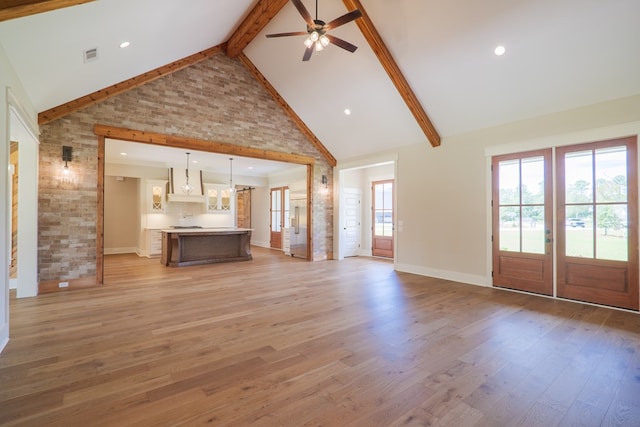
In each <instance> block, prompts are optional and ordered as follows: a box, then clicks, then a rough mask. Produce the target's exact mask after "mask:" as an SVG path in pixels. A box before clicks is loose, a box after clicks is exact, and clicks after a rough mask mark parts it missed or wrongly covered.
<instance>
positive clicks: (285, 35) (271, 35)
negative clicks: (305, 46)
mask: <svg viewBox="0 0 640 427" xmlns="http://www.w3.org/2000/svg"><path fill="white" fill-rule="evenodd" d="M306 35H309V33H307V32H306V31H294V32H292V33H276V34H267V38H271V37H288V36H306Z"/></svg>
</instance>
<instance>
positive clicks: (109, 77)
mask: <svg viewBox="0 0 640 427" xmlns="http://www.w3.org/2000/svg"><path fill="white" fill-rule="evenodd" d="M303 2H304V4H305V6H306V8H307V9H308V10H309V11H310V12H311V14H312V15H314V17H315V2H314V1H312V0H303ZM2 6H3V8H4V9H3V10H0V21H1V22H0V44H1V45H2V47H3V48H4V50H5V52H6V54H7V56H8V58H9V60H10V62H11V63H12V65H13V67H14V69H15V70H16V72H17V73H18V74H19V75H20V78H21V80H22V83H23V85H24V86H25V88H26V90H27V92H28V96H29V97H30V99H31V100H32V102H33V103H34V105H35V107H36V109H37V110H38V111H39V112H40V113H42V114H45V113H46V112H50V111H51V110H52V109H53V110H55V109H56V108H58V107H59V106H63V105H73V102H76V101H77V100H79V99H82V97H85V96H87V95H89V94H93V93H96V92H100V91H101V90H102V89H104V88H109V87H113V85H117V84H120V83H122V82H127V81H128V82H131V80H130V79H134V78H138V79H140V76H145V75H146V76H147V77H149V73H150V72H151V71H153V70H156V69H158V68H160V69H162V67H166V66H167V64H173V65H172V66H174V67H175V64H176V61H178V63H177V64H178V66H179V65H180V62H179V61H181V60H183V59H184V58H187V57H193V55H197V54H198V53H199V52H205V53H206V52H212V48H214V50H215V49H218V48H215V47H216V46H220V48H226V52H227V53H228V54H229V55H230V56H238V57H239V58H240V59H241V60H242V61H243V62H245V63H246V64H247V65H248V66H249V67H250V68H251V67H254V68H255V72H257V73H258V75H259V76H262V78H263V79H264V81H265V82H266V84H267V85H269V86H270V87H271V88H272V89H273V92H274V94H275V95H274V96H280V97H281V99H282V101H283V104H286V106H288V107H289V108H290V109H291V114H292V115H293V116H294V117H297V118H298V119H299V121H300V125H301V126H303V127H306V128H307V130H308V132H309V135H310V137H311V138H317V141H319V142H320V143H321V144H322V145H324V146H325V147H326V148H327V149H328V151H329V152H330V154H331V155H332V156H334V157H335V158H336V159H337V160H338V161H341V160H345V159H348V158H352V157H355V156H361V155H367V154H372V153H375V152H379V151H384V150H389V149H393V148H395V147H399V146H402V145H408V144H415V143H424V144H425V150H428V149H434V148H431V147H432V146H437V145H439V138H442V142H443V144H446V139H447V137H449V136H453V135H458V134H462V133H467V132H472V131H475V130H479V129H482V128H487V127H492V126H498V125H501V124H505V123H510V122H514V121H518V120H523V119H528V118H532V117H536V116H541V115H545V114H550V113H554V112H558V111H562V110H567V109H572V108H577V107H581V106H585V105H590V104H595V103H598V102H602V101H608V100H612V99H616V98H622V97H626V96H631V95H636V94H640V78H638V76H640V55H639V54H638V53H639V52H640V26H639V25H638V24H637V17H638V16H640V2H638V1H637V0H609V1H602V0H520V1H513V0H485V1H482V2H479V1H473V0H449V1H446V2H445V1H438V0H393V1H389V0H366V1H358V0H342V1H341V0H319V1H318V7H319V10H318V17H319V18H320V19H322V20H324V21H330V20H331V19H333V18H336V17H338V16H340V15H342V14H344V13H346V12H347V11H349V10H353V9H354V8H360V9H362V10H363V12H364V15H365V16H364V17H363V18H360V19H358V20H357V21H356V22H352V23H349V24H346V25H343V26H341V27H339V28H337V29H335V30H334V31H333V32H332V34H334V35H335V36H338V37H340V38H342V39H344V40H347V41H349V42H351V43H353V44H355V45H356V46H358V49H357V50H356V52H355V53H349V52H347V51H345V50H342V49H340V48H337V47H336V46H329V47H328V48H326V49H325V50H323V51H322V52H320V53H316V54H314V55H313V57H312V58H311V60H310V61H308V62H303V61H301V59H302V54H303V52H304V46H303V44H302V42H303V40H304V37H284V38H271V39H267V38H266V37H265V35H266V34H269V33H279V32H288V31H304V30H305V24H304V21H303V20H302V18H301V16H300V14H299V13H298V11H297V10H296V8H295V7H294V5H293V4H292V3H291V2H290V1H287V0H216V1H210V0H190V1H189V2H184V1H179V0H162V1H158V0H109V1H73V0H39V1H38V0H32V1H19V0H15V1H7V2H3V5H2ZM56 8H58V9H57V10H56ZM38 12H41V13H38ZM123 41H129V42H130V43H131V44H130V46H129V47H127V48H124V49H123V48H120V47H119V45H120V43H121V42H123ZM498 45H503V46H505V48H506V53H505V54H504V55H502V56H496V55H495V54H494V48H495V47H496V46H498ZM93 48H97V49H98V51H97V52H98V56H97V59H96V60H95V61H91V62H86V63H85V62H84V61H83V51H85V50H89V49H93ZM165 71H169V72H170V71H171V69H169V70H167V69H166V68H165ZM133 82H134V83H135V82H136V80H134V81H133ZM345 109H349V110H350V111H351V114H350V115H346V114H345V112H344V111H345Z"/></svg>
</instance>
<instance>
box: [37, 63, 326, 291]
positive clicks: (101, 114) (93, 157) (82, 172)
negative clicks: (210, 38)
mask: <svg viewBox="0 0 640 427" xmlns="http://www.w3.org/2000/svg"><path fill="white" fill-rule="evenodd" d="M97 123H99V124H104V125H111V126H117V127H125V128H132V129H137V130H144V131H151V132H158V133H164V134H169V135H176V136H183V137H193V138H198V139H203V140H209V141H216V142H225V143H230V144H235V145H241V146H247V147H254V148H260V149H265V150H272V151H281V152H289V153H296V154H302V155H306V156H310V157H314V158H315V159H316V165H315V167H314V179H313V181H314V182H313V186H314V197H313V200H314V201H313V221H314V227H313V235H312V239H313V245H314V253H313V258H314V259H323V258H324V257H325V256H327V255H328V256H329V257H330V256H331V250H332V245H333V240H332V239H333V237H332V226H333V212H332V208H331V203H327V202H330V201H331V197H330V196H326V195H321V194H320V189H321V188H322V187H323V185H322V184H321V176H322V175H323V174H325V175H327V176H329V177H331V173H332V172H331V166H330V165H329V164H328V163H327V162H326V160H325V159H324V157H322V155H321V153H320V152H319V151H318V150H317V149H316V148H315V147H314V146H313V145H312V144H311V143H310V142H309V141H308V140H307V139H306V137H305V136H304V135H303V134H302V133H301V132H300V131H299V130H298V128H297V127H296V125H295V124H294V123H293V122H292V121H291V120H290V119H289V117H288V116H287V115H285V114H284V113H283V112H282V109H281V108H280V106H279V105H278V104H277V103H275V102H274V101H273V99H272V98H271V96H270V95H269V94H268V93H267V92H266V91H265V90H264V89H263V88H262V86H261V85H260V84H259V83H258V82H257V81H256V80H255V79H254V77H253V76H252V75H251V74H250V73H249V72H248V71H247V70H246V69H245V68H244V66H243V65H242V64H241V63H240V61H238V60H237V59H231V58H228V57H226V56H224V55H217V56H215V57H212V58H209V59H207V60H205V61H202V62H200V63H198V64H195V65H193V66H191V67H189V68H186V69H184V70H181V71H178V72H176V73H174V74H172V75H170V76H166V77H164V78H161V79H158V80H156V81H153V82H150V83H148V84H146V85H144V86H141V87H139V88H136V89H132V90H130V91H128V92H126V93H123V94H120V95H118V96H116V97H113V98H110V99H107V100H105V101H104V102H101V103H99V104H96V105H93V106H91V107H88V108H85V109H83V110H81V111H78V112H76V113H74V114H70V115H68V116H66V117H63V118H61V119H58V120H56V121H53V122H51V123H48V124H46V125H43V126H42V127H41V138H40V142H41V145H40V170H39V176H40V178H39V195H38V196H39V197H38V208H39V214H38V215H39V224H38V226H39V230H38V233H39V242H38V247H39V260H38V264H39V280H40V281H49V280H60V279H75V278H82V277H89V276H92V275H95V272H96V254H97V249H96V216H97V214H96V207H97V197H98V195H97V155H98V152H97V146H98V138H97V137H96V135H95V134H94V133H93V126H94V125H95V124H97ZM63 145H69V146H71V147H73V161H72V162H71V163H70V164H69V166H70V168H71V171H72V174H73V176H74V177H76V178H77V179H76V181H74V182H71V183H61V182H60V176H61V168H62V165H63V162H62V161H61V155H62V146H63Z"/></svg>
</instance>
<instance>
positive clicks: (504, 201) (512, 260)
mask: <svg viewBox="0 0 640 427" xmlns="http://www.w3.org/2000/svg"><path fill="white" fill-rule="evenodd" d="M492 174H493V215H492V216H493V284H494V286H498V287H505V288H512V289H518V290H522V291H528V292H535V293H539V294H544V295H552V294H553V233H552V229H553V227H552V225H553V215H552V214H553V211H552V187H551V183H552V180H551V149H547V150H539V151H530V152H527V153H519V154H512V155H506V156H499V157H494V158H493V161H492Z"/></svg>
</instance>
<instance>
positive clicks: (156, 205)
mask: <svg viewBox="0 0 640 427" xmlns="http://www.w3.org/2000/svg"><path fill="white" fill-rule="evenodd" d="M144 188H145V193H146V194H145V197H144V200H145V209H144V212H146V213H161V212H164V211H165V209H166V207H167V181H162V180H155V179H148V180H145V186H144Z"/></svg>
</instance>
